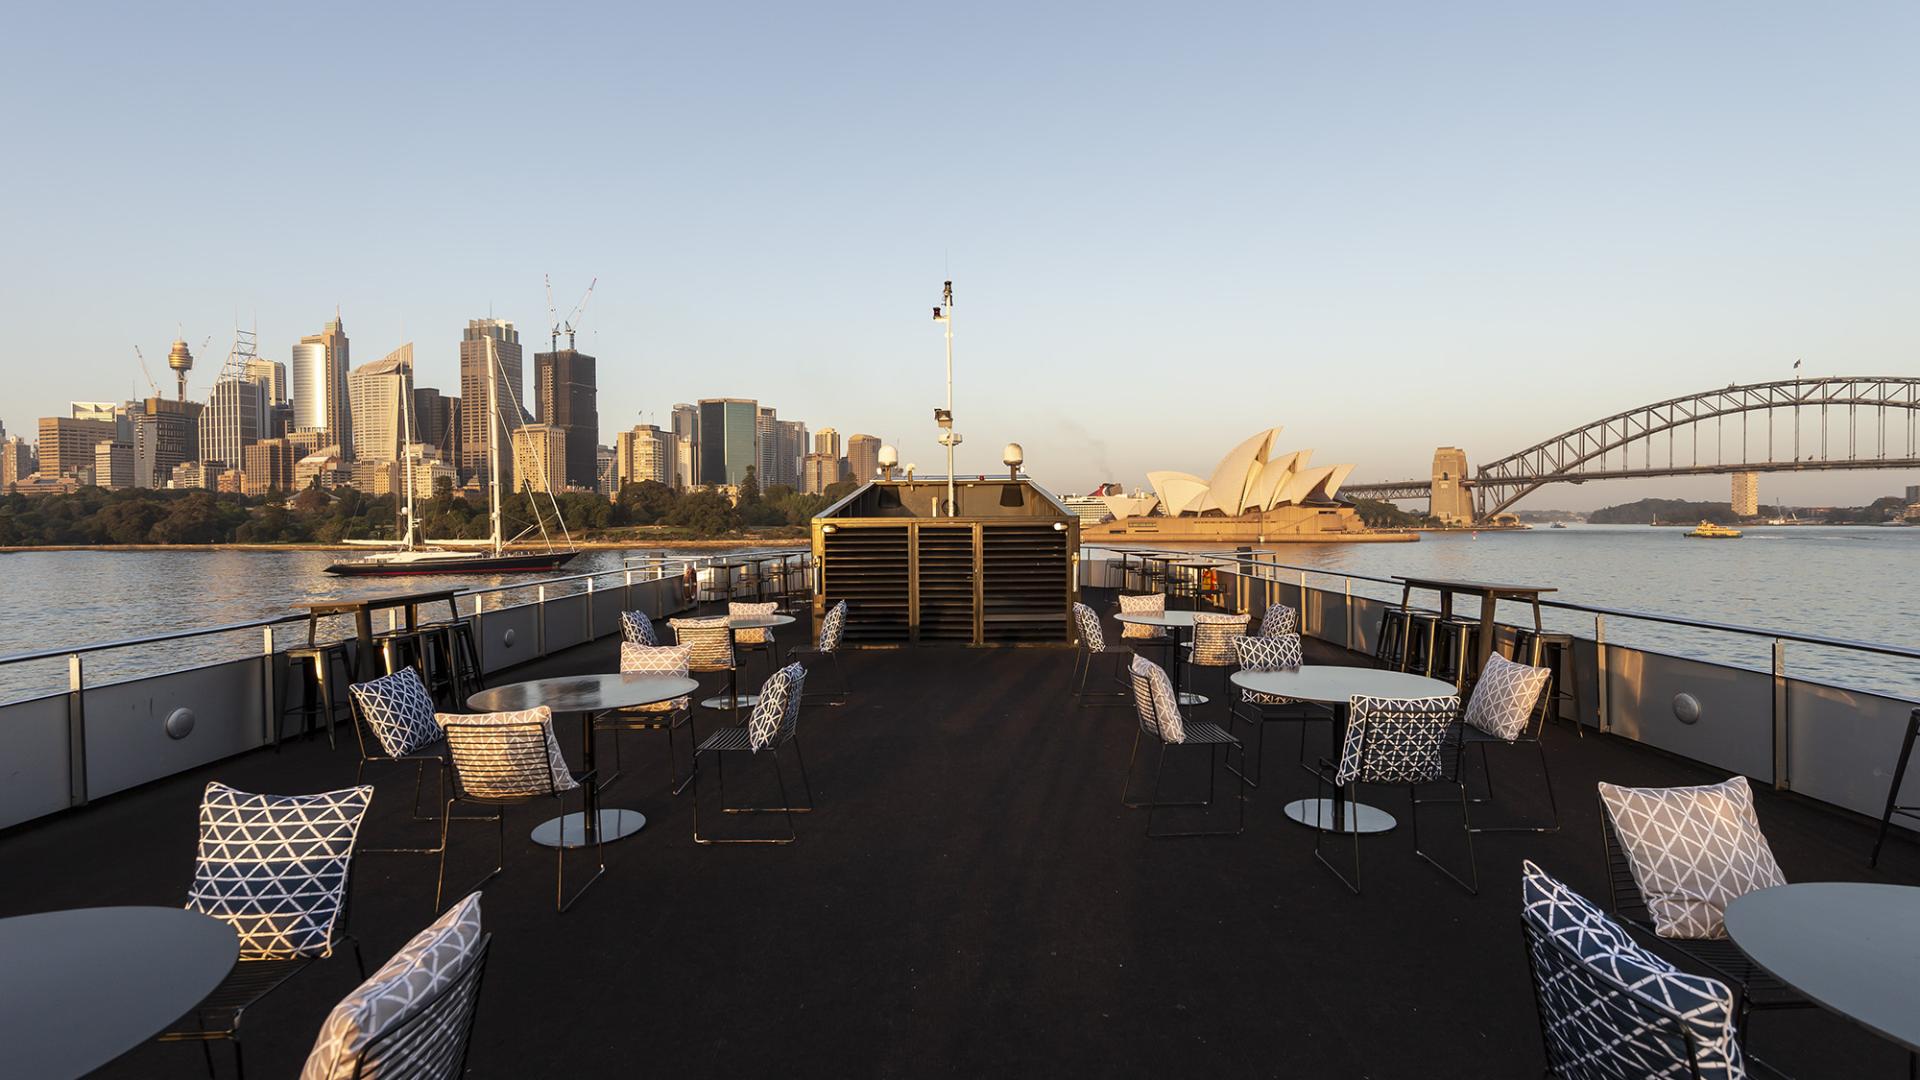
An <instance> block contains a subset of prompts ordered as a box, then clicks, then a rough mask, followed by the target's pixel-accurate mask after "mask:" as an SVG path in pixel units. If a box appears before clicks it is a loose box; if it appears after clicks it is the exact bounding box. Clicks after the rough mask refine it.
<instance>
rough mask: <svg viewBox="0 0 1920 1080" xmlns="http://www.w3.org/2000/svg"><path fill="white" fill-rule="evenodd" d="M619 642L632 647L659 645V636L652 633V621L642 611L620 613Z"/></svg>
mask: <svg viewBox="0 0 1920 1080" xmlns="http://www.w3.org/2000/svg"><path fill="white" fill-rule="evenodd" d="M620 640H622V641H625V642H628V643H629V644H633V645H658V644H660V637H659V635H657V634H655V633H654V632H653V620H652V619H649V618H647V613H646V612H644V611H623V612H621V613H620Z"/></svg>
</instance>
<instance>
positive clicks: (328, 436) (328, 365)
mask: <svg viewBox="0 0 1920 1080" xmlns="http://www.w3.org/2000/svg"><path fill="white" fill-rule="evenodd" d="M347 355H348V353H347V331H346V328H345V327H344V326H342V325H341V322H340V315H339V313H338V312H335V313H334V316H333V319H332V321H330V322H328V323H327V326H326V329H324V330H322V331H321V332H320V333H318V334H309V335H307V336H306V337H303V338H301V339H300V344H298V345H295V346H294V347H293V428H294V430H295V431H318V432H324V434H323V435H322V437H321V445H322V446H338V447H339V448H340V456H341V457H342V458H345V459H347V460H349V461H351V460H352V459H353V449H354V446H353V410H352V406H351V405H350V404H349V401H348V397H347ZM254 359H257V357H256V358H254Z"/></svg>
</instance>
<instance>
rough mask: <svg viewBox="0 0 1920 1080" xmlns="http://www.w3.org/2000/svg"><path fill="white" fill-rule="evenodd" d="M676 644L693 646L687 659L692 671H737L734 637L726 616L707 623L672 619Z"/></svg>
mask: <svg viewBox="0 0 1920 1080" xmlns="http://www.w3.org/2000/svg"><path fill="white" fill-rule="evenodd" d="M667 625H668V626H671V627H673V640H674V641H676V642H678V643H680V644H682V645H691V646H693V655H692V656H691V657H689V658H688V659H687V667H688V669H689V670H691V671H727V670H729V669H731V668H732V667H733V633H732V631H730V630H728V629H727V620H726V617H725V616H723V615H716V616H714V617H712V618H707V619H668V620H667Z"/></svg>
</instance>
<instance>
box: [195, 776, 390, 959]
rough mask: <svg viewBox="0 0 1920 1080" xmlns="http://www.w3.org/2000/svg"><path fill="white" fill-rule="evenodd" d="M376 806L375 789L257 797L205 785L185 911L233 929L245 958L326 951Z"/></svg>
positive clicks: (311, 954)
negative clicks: (356, 849)
mask: <svg viewBox="0 0 1920 1080" xmlns="http://www.w3.org/2000/svg"><path fill="white" fill-rule="evenodd" d="M372 801H373V788H372V787H371V786H370V785H363V786H361V787H353V788H344V789H342V790H339V791H324V792H321V793H319V794H317V795H255V794H252V793H249V792H245V791H239V790H237V789H234V788H230V787H228V786H227V785H225V784H222V783H219V782H218V781H215V782H212V783H209V784H208V785H207V790H206V793H205V794H204V795H203V796H202V797H201V800H200V843H199V849H198V852H197V853H196V856H195V859H194V866H193V885H192V886H191V887H190V888H189V889H188V891H187V905H186V906H187V910H189V911H197V912H199V913H201V914H202V915H211V916H212V917H214V918H216V919H219V920H221V921H222V922H225V923H227V924H228V925H230V926H232V927H233V929H234V932H235V933H236V934H238V935H239V937H240V959H242V960H279V959H290V958H293V957H302V956H304V957H317V956H326V955H328V954H330V953H331V952H332V951H333V939H334V929H335V925H336V924H337V923H338V921H339V919H340V914H341V911H342V910H343V909H344V908H345V906H346V895H347V874H348V871H349V870H350V869H351V868H352V863H353V844H354V840H355V839H356V838H357V837H358V836H359V834H360V822H361V820H362V819H363V818H365V817H366V814H367V806H368V804H369V803H371V802H372Z"/></svg>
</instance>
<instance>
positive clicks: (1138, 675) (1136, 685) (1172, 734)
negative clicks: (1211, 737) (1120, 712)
mask: <svg viewBox="0 0 1920 1080" xmlns="http://www.w3.org/2000/svg"><path fill="white" fill-rule="evenodd" d="M1129 670H1130V671H1131V672H1132V674H1133V707H1134V710H1135V711H1136V712H1137V713H1139V715H1140V726H1141V727H1142V728H1144V729H1146V732H1147V734H1149V735H1153V736H1155V737H1157V738H1159V739H1161V740H1163V741H1166V742H1169V743H1173V744H1175V745H1179V744H1180V743H1184V742H1186V741H1187V722H1186V717H1184V716H1181V715H1180V699H1179V698H1178V697H1176V696H1175V695H1174V692H1173V680H1171V679H1169V678H1167V669H1166V668H1163V667H1161V666H1160V665H1159V664H1156V663H1154V662H1153V661H1151V660H1149V659H1147V658H1146V657H1144V656H1135V657H1134V658H1133V663H1132V664H1131V665H1130V667H1129Z"/></svg>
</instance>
